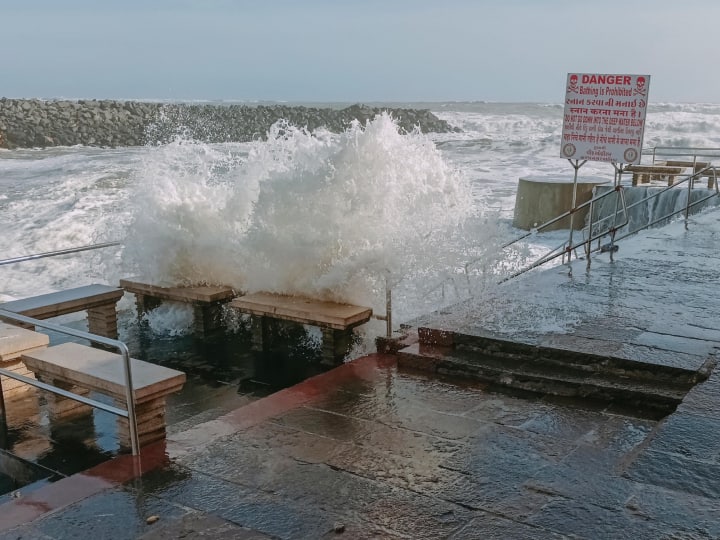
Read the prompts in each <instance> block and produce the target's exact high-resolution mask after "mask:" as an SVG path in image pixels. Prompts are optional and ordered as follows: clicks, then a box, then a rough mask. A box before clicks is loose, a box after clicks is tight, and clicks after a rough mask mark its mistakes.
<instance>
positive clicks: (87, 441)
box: [0, 313, 327, 495]
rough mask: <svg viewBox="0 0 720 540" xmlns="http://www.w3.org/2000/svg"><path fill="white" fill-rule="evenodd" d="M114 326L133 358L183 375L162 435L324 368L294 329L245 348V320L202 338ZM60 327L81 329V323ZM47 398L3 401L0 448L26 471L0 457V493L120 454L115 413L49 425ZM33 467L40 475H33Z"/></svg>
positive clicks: (128, 319)
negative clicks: (266, 344) (266, 345)
mask: <svg viewBox="0 0 720 540" xmlns="http://www.w3.org/2000/svg"><path fill="white" fill-rule="evenodd" d="M118 323H119V327H120V339H121V340H122V341H124V342H125V343H126V344H127V345H128V348H129V349H130V353H131V356H132V357H133V358H138V359H140V360H145V361H147V362H151V363H155V364H159V365H163V366H166V367H170V368H173V369H177V370H180V371H183V372H185V373H186V375H187V382H186V383H185V385H184V387H183V389H182V390H181V391H180V392H178V393H177V394H173V395H170V396H168V399H167V404H166V422H167V430H168V432H178V431H183V430H185V429H188V428H190V427H192V426H193V425H195V424H198V423H201V422H206V421H208V420H211V419H213V418H217V417H218V416H221V415H222V414H224V413H226V412H229V411H231V410H234V409H236V408H238V407H241V406H243V405H245V404H247V403H249V402H251V401H254V400H257V399H259V398H262V397H265V396H267V395H269V394H272V393H274V392H276V391H278V390H280V389H282V388H286V387H289V386H292V385H294V384H297V383H298V382H301V381H302V380H304V379H306V378H308V377H310V376H313V375H315V374H318V373H320V372H322V371H324V370H326V369H327V368H324V367H322V366H321V365H320V357H321V354H320V349H319V345H318V344H317V343H316V342H315V341H313V339H312V338H310V337H308V336H306V335H305V331H304V329H303V328H302V327H300V326H297V327H294V328H287V329H285V330H284V331H283V332H281V333H280V334H277V335H274V336H273V343H272V346H271V347H270V350H267V351H264V352H259V351H253V350H251V336H250V332H249V328H248V327H247V326H243V325H239V326H238V327H236V328H235V329H234V330H232V331H221V332H218V333H217V334H215V335H214V336H211V337H207V338H200V337H196V336H193V335H179V336H169V335H168V336H162V335H161V336H158V335H156V334H153V332H152V331H151V329H150V327H149V326H148V325H147V324H143V323H138V322H137V321H136V320H135V319H134V316H133V315H132V314H131V313H120V316H119V320H118ZM65 324H66V325H67V326H70V327H73V328H77V329H80V330H85V329H86V323H85V321H73V322H70V323H65ZM50 339H51V345H57V344H59V343H62V342H67V341H69V340H70V339H72V340H75V339H74V338H70V339H68V337H67V336H62V335H58V334H53V333H50ZM75 341H80V342H82V340H75ZM90 397H91V398H93V399H97V400H98V401H103V402H106V403H108V404H112V400H111V399H109V398H108V397H107V396H103V395H101V394H98V393H95V392H93V393H91V394H90ZM48 398H49V394H47V393H45V392H42V391H36V390H34V389H33V390H30V391H28V392H27V393H26V395H24V396H22V397H13V398H11V399H7V400H6V406H7V426H6V429H4V430H3V429H0V452H3V453H4V455H7V456H10V457H12V458H14V459H15V460H16V462H17V463H23V464H25V468H22V467H19V466H16V467H14V468H13V467H9V468H8V470H7V471H6V470H5V469H3V468H2V465H1V461H0V495H3V494H9V493H11V492H13V491H16V490H18V489H20V488H23V490H27V489H28V488H29V487H30V485H32V484H33V483H34V482H37V481H38V480H40V479H44V480H43V481H46V482H47V481H54V480H57V479H59V478H62V477H64V476H68V475H71V474H74V473H77V472H80V471H83V470H86V469H88V468H89V467H92V466H94V465H97V464H98V463H101V462H103V461H106V460H108V459H110V458H112V457H114V456H115V455H117V454H118V452H119V443H118V436H117V417H116V416H114V415H112V414H110V413H107V412H104V411H100V410H92V412H91V414H90V415H88V416H87V417H83V418H81V419H74V420H73V421H67V422H62V423H57V422H51V421H50V417H49V412H48V407H47V402H48ZM8 459H10V458H8ZM33 467H37V470H38V471H44V473H46V474H44V475H41V476H38V475H37V474H36V472H37V471H35V469H33Z"/></svg>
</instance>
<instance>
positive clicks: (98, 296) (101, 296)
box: [0, 284, 124, 320]
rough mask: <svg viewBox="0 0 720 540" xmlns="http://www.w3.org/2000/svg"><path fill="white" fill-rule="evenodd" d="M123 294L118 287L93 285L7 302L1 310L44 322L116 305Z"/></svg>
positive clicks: (1, 306) (0, 305) (2, 305)
mask: <svg viewBox="0 0 720 540" xmlns="http://www.w3.org/2000/svg"><path fill="white" fill-rule="evenodd" d="M123 293H124V291H123V290H122V289H119V288H117V287H110V286H109V285H100V284H93V285H86V286H84V287H77V288H75V289H68V290H65V291H58V292H54V293H48V294H41V295H39V296H33V297H30V298H23V299H21V300H13V301H11V302H5V303H3V304H0V308H2V309H4V310H7V311H12V312H14V313H18V314H20V315H25V316H26V317H33V318H35V319H41V320H42V319H49V318H50V317H57V316H59V315H66V314H68V313H75V312H77V311H83V310H86V309H90V308H94V307H98V306H102V305H106V304H114V303H116V302H117V301H118V300H120V298H121V297H122V295H123Z"/></svg>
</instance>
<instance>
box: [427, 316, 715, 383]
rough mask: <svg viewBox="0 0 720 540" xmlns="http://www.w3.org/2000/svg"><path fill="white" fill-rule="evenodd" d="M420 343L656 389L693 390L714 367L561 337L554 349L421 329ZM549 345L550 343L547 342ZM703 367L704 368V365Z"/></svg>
mask: <svg viewBox="0 0 720 540" xmlns="http://www.w3.org/2000/svg"><path fill="white" fill-rule="evenodd" d="M418 336H419V342H420V343H421V344H423V345H431V346H438V345H439V346H445V347H451V348H452V349H454V350H456V351H467V352H469V353H471V354H475V355H481V356H487V357H493V358H498V359H505V360H518V361H527V362H534V363H538V364H540V365H542V366H544V368H543V369H546V368H548V367H550V366H555V367H557V368H559V369H563V370H564V369H570V368H572V369H577V370H581V371H585V372H587V373H590V374H604V375H606V376H608V377H610V378H613V377H615V378H621V379H625V378H627V379H632V380H635V381H645V382H647V383H652V384H654V385H662V384H663V383H665V382H667V383H669V384H671V385H675V384H680V385H685V386H686V387H687V388H690V387H691V386H692V385H694V384H696V383H697V382H699V381H702V380H705V379H706V378H707V377H708V375H709V373H710V370H711V368H712V363H711V362H707V363H705V364H702V363H700V364H698V363H697V362H695V363H694V364H693V365H692V366H687V367H683V366H678V365H669V363H662V362H652V361H646V360H645V359H632V358H627V357H623V356H620V355H619V353H613V352H609V351H605V352H602V353H600V352H599V350H600V347H599V346H598V345H599V343H600V342H599V341H598V340H592V339H588V338H584V337H581V336H562V338H563V340H564V341H565V342H561V341H559V338H558V341H557V342H556V343H553V346H547V345H538V344H535V343H523V342H520V341H510V340H505V339H502V338H497V337H490V336H478V335H467V334H461V333H456V332H447V331H442V330H435V329H430V328H418ZM548 341H550V340H548ZM650 354H652V355H665V356H667V355H673V354H675V355H677V356H681V354H679V353H672V351H661V350H659V349H653V350H652V351H651V353H650ZM701 364H702V365H701Z"/></svg>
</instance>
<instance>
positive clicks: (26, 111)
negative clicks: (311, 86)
mask: <svg viewBox="0 0 720 540" xmlns="http://www.w3.org/2000/svg"><path fill="white" fill-rule="evenodd" d="M381 110H388V111H390V112H391V113H392V115H393V116H394V117H395V118H397V119H398V123H399V125H400V126H401V127H402V128H404V129H405V130H408V131H409V130H412V129H413V128H414V126H416V125H419V126H420V128H421V130H422V131H423V132H440V133H443V132H447V131H453V128H451V127H450V126H449V125H448V124H447V122H445V121H444V120H440V119H438V118H437V117H436V116H435V115H433V114H432V113H431V112H430V111H427V110H417V109H379V108H372V107H366V106H362V105H353V106H351V107H347V108H345V109H333V108H313V107H299V106H298V107H291V106H283V105H271V106H252V107H251V106H246V105H191V104H163V103H141V102H136V101H112V100H103V101H97V100H79V101H63V100H57V101H43V100H38V99H8V98H1V99H0V148H31V147H47V146H72V145H76V144H81V145H86V146H107V147H114V146H136V145H144V144H155V143H159V142H167V141H168V140H171V139H173V138H174V137H175V136H176V135H178V134H180V133H182V134H184V135H185V136H187V137H189V138H192V139H195V140H200V141H205V142H245V141H250V140H254V139H263V138H265V136H266V133H267V131H268V129H269V128H270V126H271V125H272V124H273V123H275V122H276V121H277V120H280V119H285V120H287V121H289V122H290V123H291V124H293V125H296V126H299V127H307V128H308V129H310V130H313V129H316V128H318V127H321V126H324V127H325V128H327V129H329V130H330V131H333V132H340V131H342V130H344V129H345V128H346V127H347V126H348V124H349V123H350V122H351V121H352V120H353V119H357V120H360V121H361V122H363V123H364V122H365V121H366V120H368V119H371V118H374V117H375V115H376V114H377V113H379V112H380V111H381Z"/></svg>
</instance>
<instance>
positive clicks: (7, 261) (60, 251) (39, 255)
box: [0, 242, 122, 266]
mask: <svg viewBox="0 0 720 540" xmlns="http://www.w3.org/2000/svg"><path fill="white" fill-rule="evenodd" d="M120 245H122V242H104V243H101V244H90V245H87V246H80V247H73V248H67V249H58V250H56V251H46V252H45V253H35V254H33V255H22V256H20V257H12V258H10V259H2V260H0V266H3V265H6V264H14V263H19V262H24V261H34V260H36V259H45V258H47V257H57V256H59V255H67V254H69V253H80V252H81V251H90V250H93V249H102V248H106V247H112V246H120Z"/></svg>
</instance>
